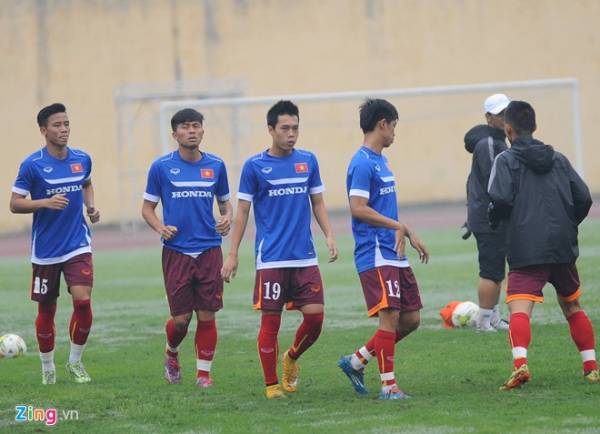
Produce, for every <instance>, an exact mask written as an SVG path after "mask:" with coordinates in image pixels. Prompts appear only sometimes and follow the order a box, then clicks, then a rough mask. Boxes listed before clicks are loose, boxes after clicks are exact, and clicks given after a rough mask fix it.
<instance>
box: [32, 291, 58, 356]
mask: <svg viewBox="0 0 600 434" xmlns="http://www.w3.org/2000/svg"><path fill="white" fill-rule="evenodd" d="M55 314H56V302H53V303H38V315H37V318H36V319H35V334H36V336H37V341H38V346H39V348H40V353H48V352H50V351H52V350H53V349H54V336H55V335H56V331H55V329H54V315H55Z"/></svg>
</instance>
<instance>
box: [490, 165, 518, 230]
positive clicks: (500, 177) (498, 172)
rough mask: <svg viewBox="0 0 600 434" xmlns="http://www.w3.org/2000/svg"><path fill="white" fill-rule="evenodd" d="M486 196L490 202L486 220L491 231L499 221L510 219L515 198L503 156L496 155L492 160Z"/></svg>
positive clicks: (508, 170)
mask: <svg viewBox="0 0 600 434" xmlns="http://www.w3.org/2000/svg"><path fill="white" fill-rule="evenodd" d="M488 195H489V196H490V200H491V203H490V205H489V207H488V220H489V222H490V226H491V227H492V229H495V228H497V227H498V225H499V224H500V221H501V220H505V219H508V218H509V217H510V213H511V211H512V206H513V202H514V197H515V193H514V182H513V179H512V174H511V169H510V167H509V164H508V161H507V160H506V158H504V157H503V154H498V156H497V157H496V159H495V160H494V165H493V166H492V172H491V174H490V180H489V183H488Z"/></svg>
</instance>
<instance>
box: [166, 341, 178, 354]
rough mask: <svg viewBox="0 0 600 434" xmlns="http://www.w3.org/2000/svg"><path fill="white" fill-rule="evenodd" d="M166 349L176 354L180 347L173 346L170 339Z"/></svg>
mask: <svg viewBox="0 0 600 434" xmlns="http://www.w3.org/2000/svg"><path fill="white" fill-rule="evenodd" d="M166 349H167V351H170V352H172V353H175V354H177V353H178V352H179V347H172V346H171V345H169V341H167V345H166Z"/></svg>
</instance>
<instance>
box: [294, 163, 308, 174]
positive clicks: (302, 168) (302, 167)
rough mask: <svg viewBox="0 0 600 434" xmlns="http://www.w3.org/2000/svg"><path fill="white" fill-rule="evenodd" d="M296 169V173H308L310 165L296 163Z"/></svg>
mask: <svg viewBox="0 0 600 434" xmlns="http://www.w3.org/2000/svg"><path fill="white" fill-rule="evenodd" d="M294 169H296V173H308V164H306V163H296V164H294Z"/></svg>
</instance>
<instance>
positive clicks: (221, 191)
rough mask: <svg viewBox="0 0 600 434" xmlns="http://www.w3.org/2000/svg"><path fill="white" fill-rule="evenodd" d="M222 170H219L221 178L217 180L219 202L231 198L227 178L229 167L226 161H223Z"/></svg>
mask: <svg viewBox="0 0 600 434" xmlns="http://www.w3.org/2000/svg"><path fill="white" fill-rule="evenodd" d="M221 166H222V167H221V170H220V171H219V179H218V180H217V190H216V193H217V200H218V201H219V202H226V201H228V200H229V197H230V194H229V181H228V180H227V169H226V168H225V163H222V165H221Z"/></svg>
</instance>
